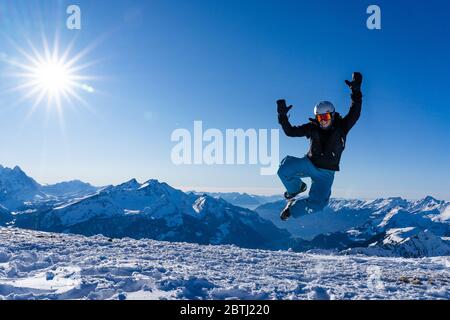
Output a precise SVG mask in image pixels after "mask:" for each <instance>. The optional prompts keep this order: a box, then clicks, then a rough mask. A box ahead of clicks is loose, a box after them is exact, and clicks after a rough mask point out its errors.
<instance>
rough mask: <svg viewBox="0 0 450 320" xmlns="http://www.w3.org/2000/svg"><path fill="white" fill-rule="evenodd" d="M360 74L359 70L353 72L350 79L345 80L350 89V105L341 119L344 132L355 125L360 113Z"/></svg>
mask: <svg viewBox="0 0 450 320" xmlns="http://www.w3.org/2000/svg"><path fill="white" fill-rule="evenodd" d="M362 79H363V77H362V74H361V73H359V72H354V73H353V76H352V81H348V80H345V83H346V84H347V85H348V86H349V87H350V89H351V90H352V94H351V98H352V103H351V105H350V111H349V112H348V114H347V115H346V116H345V117H344V118H343V119H342V121H343V123H344V129H345V131H346V133H348V132H349V131H350V129H351V128H352V127H353V126H354V125H355V123H356V122H357V121H358V119H359V117H360V115H361V105H362V93H361V83H362Z"/></svg>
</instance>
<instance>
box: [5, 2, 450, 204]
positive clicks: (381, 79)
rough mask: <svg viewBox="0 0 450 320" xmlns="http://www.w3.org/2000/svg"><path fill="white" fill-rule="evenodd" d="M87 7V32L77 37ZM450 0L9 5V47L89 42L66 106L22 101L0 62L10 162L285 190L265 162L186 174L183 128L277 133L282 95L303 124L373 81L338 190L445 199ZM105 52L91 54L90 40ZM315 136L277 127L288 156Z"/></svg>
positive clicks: (119, 177)
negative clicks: (323, 106)
mask: <svg viewBox="0 0 450 320" xmlns="http://www.w3.org/2000/svg"><path fill="white" fill-rule="evenodd" d="M70 4H78V5H79V6H80V8H81V12H82V29H81V30H79V31H76V30H67V29H66V27H65V22H66V17H67V15H66V14H65V9H66V7H67V6H68V5H70ZM370 4H377V5H379V6H380V8H381V19H382V22H381V23H382V29H381V30H368V29H367V28H366V19H367V17H368V15H367V14H366V8H367V7H368V6H369V5H370ZM448 12H450V4H449V3H448V1H427V2H426V3H425V2H424V3H417V2H413V1H395V3H394V2H393V1H377V2H373V3H372V2H369V1H356V0H355V1H345V2H339V3H338V2H336V1H249V0H245V1H234V0H231V1H206V0H202V1H201V0H198V1H191V0H190V1H143V0H142V1H137V0H135V1H124V0H123V1H122V0H114V1H100V0H98V1H51V0H47V1H36V0H26V1H23V0H22V1H17V0H14V1H12V0H3V1H2V2H1V4H0V35H1V37H2V38H1V39H2V41H0V53H1V54H2V56H3V57H7V58H8V59H15V60H19V61H20V59H23V57H22V56H21V55H20V54H19V53H18V52H17V49H16V48H15V47H14V46H12V45H10V42H9V41H4V40H5V39H9V40H12V41H13V42H14V43H16V45H17V46H19V47H22V48H25V49H29V47H28V46H27V43H26V39H30V40H31V41H32V42H33V43H34V44H35V45H36V46H37V47H40V46H41V44H42V42H41V38H40V34H41V31H43V33H44V34H45V35H46V37H48V38H49V40H50V42H51V41H52V39H53V37H54V35H55V33H58V34H59V38H60V47H61V48H62V49H64V48H65V47H67V46H68V44H69V43H70V42H71V41H72V40H75V45H74V48H73V53H74V54H76V53H77V52H79V51H81V50H83V49H84V48H86V47H90V46H92V49H91V50H90V51H89V53H88V54H87V55H86V56H84V57H83V59H82V61H83V63H85V62H91V61H95V64H93V65H91V66H89V67H88V68H86V69H84V70H83V71H82V72H83V73H85V74H88V75H92V76H95V77H96V79H92V80H87V83H88V84H89V85H90V86H92V87H94V88H95V92H94V93H87V92H80V95H82V97H83V99H85V100H86V101H87V102H88V104H89V108H88V107H86V106H83V105H82V104H81V103H78V102H76V101H74V102H73V104H72V105H69V104H68V103H64V104H63V108H62V110H63V128H64V130H62V126H61V122H60V121H59V118H58V112H56V110H55V109H54V108H53V109H52V108H50V109H47V108H46V106H45V105H43V106H38V107H37V108H36V110H35V111H34V112H33V114H32V115H31V116H30V117H28V118H27V114H28V113H29V111H30V106H31V105H32V101H25V102H23V103H20V104H18V105H16V102H17V101H18V100H19V99H20V98H21V96H23V95H24V94H25V93H24V92H23V91H19V92H6V91H5V90H6V89H7V88H8V87H9V86H10V85H11V84H15V82H17V81H19V80H20V79H10V78H9V77H8V76H7V74H8V73H10V72H13V67H12V66H10V65H8V64H7V63H5V62H2V63H1V65H0V72H1V84H0V90H1V91H0V92H2V94H1V95H0V128H2V131H3V134H2V135H1V136H0V146H1V149H0V150H1V152H0V163H1V164H3V165H4V166H10V167H12V166H15V165H19V166H20V167H22V169H24V170H25V171H26V172H27V173H28V174H29V175H31V176H33V177H34V178H35V179H36V180H37V181H39V182H41V183H54V182H58V181H62V180H70V179H81V180H84V181H88V182H91V183H93V184H96V185H104V184H110V183H113V184H116V183H120V182H123V181H124V180H128V179H130V178H132V177H136V178H137V179H138V180H140V181H144V180H147V179H149V178H157V179H159V180H162V181H166V182H168V183H169V184H171V185H173V186H176V187H180V188H183V189H186V190H189V189H197V190H211V191H232V190H235V191H247V192H253V193H260V194H273V193H278V192H281V191H282V185H281V183H280V182H279V180H278V178H277V177H276V176H261V175H260V174H259V169H260V166H259V165H239V166H237V165H236V166H229V165H228V166H227V165H215V166H205V165H201V166H175V165H173V164H172V162H171V159H170V152H171V149H172V147H173V146H174V143H173V142H171V141H170V135H171V133H172V131H173V130H174V129H176V128H187V129H191V130H192V128H193V121H194V120H202V121H203V125H204V127H205V128H218V129H221V130H225V129H227V128H231V129H233V128H244V129H247V128H265V129H271V128H279V126H278V123H277V119H276V108H275V101H276V100H277V99H278V98H285V99H287V100H288V102H289V103H291V104H293V105H294V108H293V109H292V110H291V122H292V123H294V124H301V123H304V122H306V121H307V119H308V118H309V117H311V115H312V111H313V107H314V104H315V103H317V102H318V101H320V100H330V101H332V102H333V103H334V104H335V106H336V107H337V110H338V111H340V112H341V113H344V114H345V113H346V112H347V111H348V107H349V104H350V97H349V91H348V88H347V87H346V86H345V84H344V80H345V79H349V78H350V77H351V73H352V72H353V71H355V70H359V71H361V72H362V73H363V74H364V76H365V81H364V84H363V93H364V95H365V97H364V104H363V112H362V116H361V119H360V121H359V122H358V123H357V125H356V126H355V127H354V129H353V130H352V131H351V132H350V134H349V136H348V140H347V141H348V142H347V149H346V150H345V152H344V155H343V157H342V162H341V171H340V172H339V173H337V175H336V179H335V184H334V189H333V196H338V197H349V198H351V197H364V198H375V197H386V196H403V197H406V198H412V199H415V198H420V197H424V196H426V195H432V196H435V197H437V198H441V199H447V200H448V199H450V170H449V169H448V164H449V162H450V148H449V142H448V141H449V138H450V129H449V125H448V124H449V121H450V108H449V106H450V98H449V95H448V94H447V93H446V92H447V91H448V88H449V86H450V74H449V71H448V70H450V59H449V57H450V54H449V52H450V44H449V42H448V41H446V39H448V36H449V34H450V32H449V31H450V24H449V23H448V21H447V20H448ZM94 44H95V45H94ZM307 147H308V141H307V140H306V139H305V138H295V139H293V138H288V137H286V136H284V134H283V133H282V132H280V159H281V158H283V157H284V156H285V155H287V154H290V155H294V156H298V157H301V156H303V155H304V154H305V153H306V151H307Z"/></svg>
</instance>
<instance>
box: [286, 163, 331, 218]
mask: <svg viewBox="0 0 450 320" xmlns="http://www.w3.org/2000/svg"><path fill="white" fill-rule="evenodd" d="M334 173H335V172H334V171H332V170H327V169H321V168H317V167H316V166H315V165H314V164H313V163H312V162H311V160H309V159H308V157H307V156H304V157H303V158H296V157H291V156H287V157H286V158H284V159H283V160H282V161H281V164H280V167H279V169H278V176H279V177H280V179H281V182H283V184H284V186H285V187H286V190H287V192H289V193H291V194H293V193H297V192H299V191H300V186H301V185H302V182H303V181H302V179H301V178H306V177H309V178H311V181H312V184H311V188H310V190H309V196H308V198H305V199H298V200H295V202H294V204H293V205H292V206H291V207H290V213H291V216H292V217H294V218H298V217H300V216H302V215H304V214H307V213H313V212H316V211H321V210H322V209H323V208H325V207H326V206H327V204H328V201H329V200H330V196H331V186H332V185H333V181H334Z"/></svg>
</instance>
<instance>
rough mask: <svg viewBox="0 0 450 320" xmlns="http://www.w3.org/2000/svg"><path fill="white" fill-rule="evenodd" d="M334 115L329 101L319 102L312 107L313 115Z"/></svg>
mask: <svg viewBox="0 0 450 320" xmlns="http://www.w3.org/2000/svg"><path fill="white" fill-rule="evenodd" d="M328 112H329V113H334V106H333V104H332V103H331V102H330V101H320V102H319V103H318V104H316V106H315V107H314V114H315V115H318V114H324V113H328Z"/></svg>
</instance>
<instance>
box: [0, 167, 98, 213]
mask: <svg viewBox="0 0 450 320" xmlns="http://www.w3.org/2000/svg"><path fill="white" fill-rule="evenodd" d="M99 189H100V188H98V187H94V186H92V185H90V184H89V183H84V182H81V181H79V180H74V181H69V182H62V183H57V184H53V185H41V184H39V183H37V182H36V181H35V180H34V179H33V178H31V177H29V176H27V174H26V173H25V172H23V171H22V169H21V168H20V167H18V166H16V167H14V168H13V169H11V168H6V167H3V166H2V165H0V205H2V206H3V207H4V208H7V209H8V210H10V211H16V210H26V209H27V208H30V207H31V208H34V207H36V206H38V205H45V204H49V205H53V204H54V203H56V202H58V201H65V200H68V199H72V198H76V197H83V196H85V195H87V194H92V193H95V192H96V191H97V190H99Z"/></svg>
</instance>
